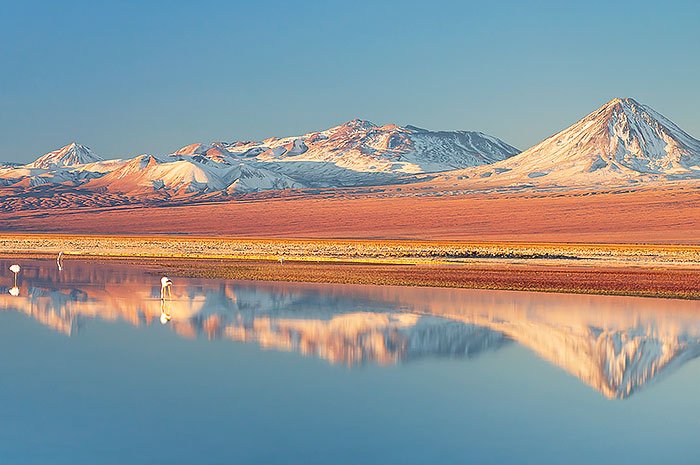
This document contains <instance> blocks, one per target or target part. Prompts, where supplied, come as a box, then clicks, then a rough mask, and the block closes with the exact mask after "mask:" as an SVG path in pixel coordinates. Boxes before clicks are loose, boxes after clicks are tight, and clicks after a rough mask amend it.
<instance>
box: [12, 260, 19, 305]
mask: <svg viewBox="0 0 700 465" xmlns="http://www.w3.org/2000/svg"><path fill="white" fill-rule="evenodd" d="M20 269H21V268H20V266H19V265H12V266H10V271H12V272H13V273H14V274H15V285H14V287H12V288H11V289H10V295H12V296H14V297H17V296H18V295H19V288H18V287H17V273H19V270H20Z"/></svg>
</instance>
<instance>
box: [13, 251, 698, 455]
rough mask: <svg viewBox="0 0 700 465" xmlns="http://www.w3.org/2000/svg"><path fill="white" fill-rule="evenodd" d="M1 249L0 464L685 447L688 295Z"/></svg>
mask: <svg viewBox="0 0 700 465" xmlns="http://www.w3.org/2000/svg"><path fill="white" fill-rule="evenodd" d="M15 262H18V263H19V264H20V265H21V266H22V270H21V272H20V273H19V276H18V288H19V295H18V296H13V295H11V294H10V293H9V291H10V290H11V287H13V285H14V275H13V274H12V273H11V272H10V271H9V270H8V268H9V266H10V264H11V262H9V261H2V260H0V279H1V281H0V291H1V292H2V296H0V463H2V464H5V463H7V464H34V463H52V464H64V463H65V464H95V463H101V464H121V463H144V464H156V463H182V464H190V463H192V464H209V463H271V464H283V463H298V464H314V463H363V464H372V463H383V464H386V463H401V464H412V463H416V464H418V463H436V464H437V463H440V464H448V463H499V464H502V463H532V464H548V463H551V464H559V463H569V464H578V463H582V464H583V463H596V464H607V463H615V464H618V465H619V464H620V463H635V464H645V463H666V464H670V463H674V464H675V463H688V464H690V463H698V461H700V447H698V439H697V438H698V432H699V431H700V363H699V360H698V359H697V357H698V356H700V302H694V301H677V300H663V299H643V298H627V297H604V296H576V295H558V294H538V293H526V292H505V291H483V290H461V289H460V290H453V289H429V288H401V287H387V286H352V285H322V284H302V283H268V282H246V281H225V280H206V279H185V278H173V280H174V285H173V287H172V291H173V293H172V294H173V295H172V298H169V299H166V302H165V305H164V306H163V305H161V300H160V292H161V286H160V276H157V275H153V274H149V272H148V269H147V268H145V267H137V266H133V265H125V264H119V263H116V262H115V263H96V262H80V261H66V262H65V265H64V268H63V270H62V271H59V270H58V268H57V266H56V262H54V261H49V260H46V261H39V260H15ZM280 266H284V265H280ZM2 270H4V271H2ZM163 314H166V315H168V316H169V318H170V319H169V320H168V319H167V318H164V319H163V321H165V324H161V315H163Z"/></svg>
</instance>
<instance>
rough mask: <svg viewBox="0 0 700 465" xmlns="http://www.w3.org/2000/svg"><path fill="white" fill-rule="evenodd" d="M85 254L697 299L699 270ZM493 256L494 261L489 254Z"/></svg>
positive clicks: (317, 275) (351, 278)
mask: <svg viewBox="0 0 700 465" xmlns="http://www.w3.org/2000/svg"><path fill="white" fill-rule="evenodd" d="M0 258H3V259H10V258H16V259H18V260H22V259H47V260H51V259H55V255H53V254H50V253H48V252H14V253H8V252H6V251H0ZM72 260H90V261H105V262H121V263H124V264H136V265H139V266H146V267H148V268H150V270H149V273H152V274H154V275H161V274H164V275H168V276H171V277H188V278H203V279H231V280H250V281H286V282H306V283H328V284H365V285H385V286H407V287H433V288H463V289H491V290H510V291H529V292H548V293H569V294H597V295H617V296H635V297H654V298H670V299H684V300H699V299H700V268H697V267H670V268H658V267H656V268H654V267H644V266H610V265H603V266H568V265H559V266H557V265H540V264H536V263H530V264H512V263H504V262H503V261H500V262H498V261H496V262H491V263H452V264H444V263H408V262H403V263H397V262H378V261H375V262H371V261H347V260H346V261H343V260H334V261H328V260H323V261H312V260H285V261H283V262H282V263H280V262H278V261H277V260H274V259H259V258H248V259H241V258H222V257H217V258H205V257H166V256H139V255H120V256H115V255H100V254H90V255H79V254H71V255H64V262H65V263H67V264H69V263H70V261H72ZM494 260H498V259H494Z"/></svg>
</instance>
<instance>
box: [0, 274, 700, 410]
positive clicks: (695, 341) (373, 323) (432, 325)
mask: <svg viewBox="0 0 700 465" xmlns="http://www.w3.org/2000/svg"><path fill="white" fill-rule="evenodd" d="M3 265H4V264H0V266H3ZM27 265H28V266H27V267H26V268H25V267H23V270H24V269H26V273H25V275H24V280H23V283H24V286H25V287H24V288H22V292H21V293H20V295H19V296H17V297H13V296H10V295H9V294H8V293H7V292H4V293H1V294H0V309H3V310H11V311H19V312H22V313H25V314H27V315H29V316H31V317H32V318H34V319H36V320H37V321H39V322H41V323H42V324H45V325H47V326H50V327H51V328H54V329H56V330H57V331H60V332H62V333H64V334H66V335H68V336H71V335H73V334H74V333H75V332H76V331H78V330H81V329H82V328H85V327H87V326H88V322H89V320H90V319H91V318H100V319H104V320H123V321H127V322H129V323H131V324H133V325H135V326H143V325H150V324H152V323H153V322H157V321H158V320H160V319H161V317H162V315H163V308H162V306H161V299H160V297H159V296H160V294H159V293H160V287H159V286H160V281H159V278H158V277H156V276H149V275H145V274H144V271H143V270H138V269H133V268H131V267H130V268H126V267H122V266H119V265H116V264H115V265H113V264H109V265H100V264H95V263H78V262H74V263H71V266H68V267H66V269H64V270H63V271H62V272H61V273H60V274H59V273H58V272H57V271H56V268H55V266H54V267H52V268H49V267H48V264H47V263H43V262H32V263H31V264H29V263H28V264H27ZM144 282H148V283H151V284H149V285H148V286H145V287H144V285H143V283H144ZM172 291H173V297H172V301H170V300H169V301H168V302H167V314H168V315H169V316H170V319H169V321H168V325H169V326H170V327H172V329H173V330H174V331H175V332H177V334H179V335H181V336H183V337H189V338H194V337H206V338H208V339H230V340H233V341H241V342H246V343H257V344H259V345H260V346H261V347H263V348H267V349H275V350H284V351H295V352H299V353H301V354H304V355H313V356H317V357H320V358H323V359H325V360H328V361H329V362H331V363H338V364H345V365H348V366H353V365H361V364H364V363H368V362H372V363H378V364H394V363H400V362H405V361H408V360H412V359H416V358H420V357H427V356H431V357H435V356H448V357H470V356H474V355H476V354H479V353H481V352H483V351H485V350H497V349H499V348H500V347H502V346H503V345H504V344H507V343H508V341H510V340H515V341H517V342H518V343H520V344H521V345H523V346H525V347H528V348H529V349H531V350H532V351H533V352H535V353H536V354H538V355H539V356H541V357H542V358H544V359H546V360H548V361H550V362H551V363H553V364H555V365H557V366H559V367H561V368H563V369H564V370H566V371H567V372H569V373H571V374H572V375H574V376H576V377H578V378H579V379H580V380H581V381H583V382H584V383H586V384H588V385H590V386H592V387H593V388H595V389H596V390H598V391H599V392H601V393H602V394H603V395H605V396H606V397H610V398H626V397H628V396H630V395H631V394H632V393H634V392H635V391H637V390H638V389H640V388H641V387H642V386H644V385H646V384H648V383H649V382H650V381H652V380H658V379H661V378H662V375H664V374H669V373H671V372H673V370H674V369H675V368H678V367H679V366H681V365H682V364H684V363H685V362H687V361H689V360H691V359H693V358H695V357H698V356H699V355H700V303H698V302H693V301H674V300H662V299H642V298H626V297H605V296H578V295H558V294H536V293H524V292H506V291H472V290H458V289H426V288H399V287H380V286H347V285H318V284H300V283H263V282H256V283H253V282H225V283H224V282H221V281H215V280H209V281H207V280H192V279H190V280H188V279H184V278H178V279H177V285H176V286H174V287H173V289H172ZM161 321H162V320H161Z"/></svg>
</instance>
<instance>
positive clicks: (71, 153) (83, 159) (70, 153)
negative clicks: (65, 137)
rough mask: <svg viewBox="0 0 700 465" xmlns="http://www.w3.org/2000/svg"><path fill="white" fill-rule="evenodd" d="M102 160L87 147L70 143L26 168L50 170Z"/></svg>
mask: <svg viewBox="0 0 700 465" xmlns="http://www.w3.org/2000/svg"><path fill="white" fill-rule="evenodd" d="M102 160H104V158H102V157H101V156H99V155H97V154H95V153H94V152H93V151H92V150H90V148H89V147H86V146H84V145H80V144H78V143H77V142H72V143H70V144H68V145H66V146H65V147H61V148H60V149H58V150H54V151H53V152H49V153H47V154H45V155H43V156H41V157H39V158H38V159H37V160H36V161H34V162H33V163H30V164H28V165H26V166H27V167H28V168H42V169H52V168H60V167H64V166H77V165H85V164H87V163H95V162H98V161H102Z"/></svg>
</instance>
